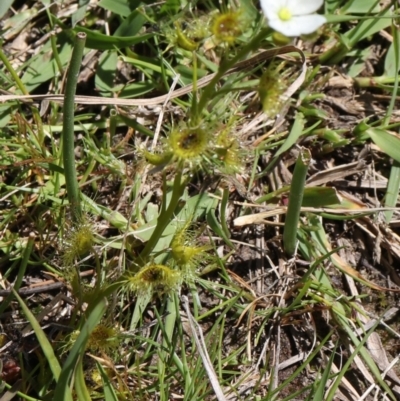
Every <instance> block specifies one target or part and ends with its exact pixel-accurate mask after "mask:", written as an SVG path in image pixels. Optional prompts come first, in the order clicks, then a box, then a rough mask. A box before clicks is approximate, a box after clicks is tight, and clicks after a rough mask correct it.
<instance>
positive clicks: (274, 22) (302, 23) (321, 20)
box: [268, 14, 326, 38]
mask: <svg viewBox="0 0 400 401" xmlns="http://www.w3.org/2000/svg"><path fill="white" fill-rule="evenodd" d="M325 23H326V18H325V17H324V16H323V15H319V14H312V15H302V16H300V17H293V18H292V19H290V20H289V21H282V20H281V19H279V18H276V19H271V20H269V21H268V25H269V26H270V27H271V28H272V29H275V31H278V32H280V33H282V34H283V35H285V36H287V37H289V38H290V37H294V36H300V35H307V34H309V33H313V32H315V31H316V30H317V29H318V28H319V27H320V26H322V25H323V24H325Z"/></svg>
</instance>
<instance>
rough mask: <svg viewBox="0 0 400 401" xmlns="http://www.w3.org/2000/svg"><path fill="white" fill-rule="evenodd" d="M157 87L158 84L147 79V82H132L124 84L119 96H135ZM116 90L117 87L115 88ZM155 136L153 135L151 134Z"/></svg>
mask: <svg viewBox="0 0 400 401" xmlns="http://www.w3.org/2000/svg"><path fill="white" fill-rule="evenodd" d="M156 88H157V84H156V83H153V82H150V81H145V82H135V83H132V84H128V85H124V86H123V88H122V90H120V91H119V92H118V97H120V98H130V99H131V98H135V97H140V96H143V95H145V94H146V93H149V92H151V91H152V90H154V89H156ZM114 91H116V88H114ZM151 136H153V135H151Z"/></svg>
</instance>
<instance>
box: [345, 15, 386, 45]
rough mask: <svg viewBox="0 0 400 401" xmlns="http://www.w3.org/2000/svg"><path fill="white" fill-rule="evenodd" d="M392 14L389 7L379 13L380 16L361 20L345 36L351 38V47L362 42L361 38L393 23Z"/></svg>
mask: <svg viewBox="0 0 400 401" xmlns="http://www.w3.org/2000/svg"><path fill="white" fill-rule="evenodd" d="M391 15H392V11H391V10H390V8H388V9H387V10H386V11H385V12H384V13H382V14H379V16H375V17H373V18H371V19H367V20H364V21H360V22H359V23H358V24H357V25H356V26H355V27H354V28H352V29H350V30H349V31H348V32H347V33H346V34H345V35H343V36H344V37H346V38H347V39H348V40H349V42H350V43H349V44H350V47H353V46H355V45H356V44H357V43H358V42H360V40H363V39H365V38H367V37H368V36H371V35H374V34H375V33H378V32H380V31H381V30H382V29H386V28H387V27H388V26H390V25H391V24H392V19H391V18H390V16H391Z"/></svg>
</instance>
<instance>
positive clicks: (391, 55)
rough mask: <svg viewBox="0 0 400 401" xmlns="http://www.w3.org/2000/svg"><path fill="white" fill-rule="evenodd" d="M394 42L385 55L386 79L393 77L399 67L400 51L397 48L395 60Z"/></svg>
mask: <svg viewBox="0 0 400 401" xmlns="http://www.w3.org/2000/svg"><path fill="white" fill-rule="evenodd" d="M395 50H396V49H395V42H393V43H392V44H391V45H390V47H389V50H388V52H387V53H386V57H385V75H386V76H388V77H395V76H396V75H397V73H398V71H397V70H398V68H399V65H400V56H399V55H400V49H399V46H398V50H397V54H398V57H397V60H396V52H395Z"/></svg>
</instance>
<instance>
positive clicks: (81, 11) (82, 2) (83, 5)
mask: <svg viewBox="0 0 400 401" xmlns="http://www.w3.org/2000/svg"><path fill="white" fill-rule="evenodd" d="M89 1H90V0H79V7H78V9H77V10H76V11H75V12H74V13H73V14H72V16H71V23H72V26H75V25H76V24H77V23H78V22H80V21H82V20H83V19H84V18H85V14H86V10H87V7H88V4H89Z"/></svg>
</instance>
